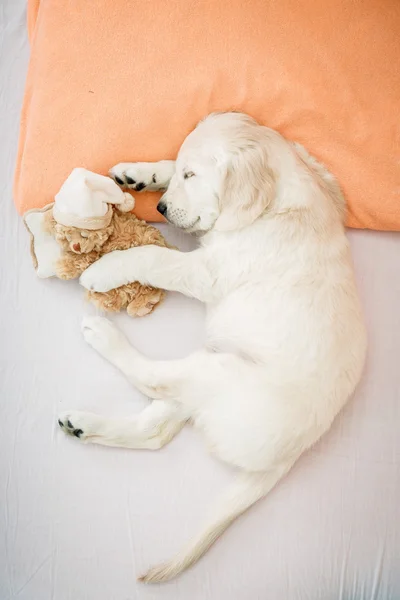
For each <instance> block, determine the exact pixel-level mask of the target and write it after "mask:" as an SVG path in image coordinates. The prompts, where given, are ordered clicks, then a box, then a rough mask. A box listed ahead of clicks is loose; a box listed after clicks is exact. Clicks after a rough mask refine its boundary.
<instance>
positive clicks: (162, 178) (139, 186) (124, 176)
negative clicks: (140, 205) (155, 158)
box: [109, 160, 175, 192]
mask: <svg viewBox="0 0 400 600" xmlns="http://www.w3.org/2000/svg"><path fill="white" fill-rule="evenodd" d="M174 171H175V161H174V160H160V161H159V162H154V163H151V162H137V163H119V164H118V165H115V167H112V169H110V171H109V174H110V176H111V177H112V178H113V179H114V180H115V181H116V182H117V183H118V185H121V186H124V187H127V188H130V189H132V190H136V191H137V192H140V191H142V190H146V191H149V192H159V191H165V190H166V189H167V187H168V185H169V182H170V181H171V177H172V175H173V174H174Z"/></svg>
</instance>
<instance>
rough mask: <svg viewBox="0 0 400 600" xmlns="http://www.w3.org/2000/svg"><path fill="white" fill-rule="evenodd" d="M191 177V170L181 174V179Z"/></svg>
mask: <svg viewBox="0 0 400 600" xmlns="http://www.w3.org/2000/svg"><path fill="white" fill-rule="evenodd" d="M191 177H194V173H193V171H186V173H184V174H183V179H190V178H191Z"/></svg>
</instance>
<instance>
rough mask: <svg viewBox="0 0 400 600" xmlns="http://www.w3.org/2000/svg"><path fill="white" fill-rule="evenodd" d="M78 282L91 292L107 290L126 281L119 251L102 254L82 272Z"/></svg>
mask: <svg viewBox="0 0 400 600" xmlns="http://www.w3.org/2000/svg"><path fill="white" fill-rule="evenodd" d="M79 283H80V284H81V285H83V287H84V288H86V289H87V290H90V291H91V292H108V291H110V290H112V289H114V288H117V287H120V286H121V285H124V284H125V283H128V282H127V281H126V279H125V278H124V277H123V269H122V262H121V252H120V251H118V250H116V251H115V252H110V254H106V255H105V256H102V257H101V258H100V259H99V260H97V261H96V262H94V263H93V264H92V265H90V267H88V268H87V269H86V270H85V271H84V272H83V273H82V275H81V277H80V279H79Z"/></svg>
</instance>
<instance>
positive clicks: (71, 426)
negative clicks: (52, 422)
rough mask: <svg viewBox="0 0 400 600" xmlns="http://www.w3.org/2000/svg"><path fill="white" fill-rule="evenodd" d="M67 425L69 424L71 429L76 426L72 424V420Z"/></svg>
mask: <svg viewBox="0 0 400 600" xmlns="http://www.w3.org/2000/svg"><path fill="white" fill-rule="evenodd" d="M67 425H68V427H69V428H70V429H73V428H74V426H73V425H72V423H71V421H67Z"/></svg>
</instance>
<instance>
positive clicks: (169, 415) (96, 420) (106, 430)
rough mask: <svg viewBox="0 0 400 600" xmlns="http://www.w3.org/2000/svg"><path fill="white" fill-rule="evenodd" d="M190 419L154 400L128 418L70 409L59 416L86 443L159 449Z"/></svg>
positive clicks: (66, 429)
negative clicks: (115, 417) (116, 417)
mask: <svg viewBox="0 0 400 600" xmlns="http://www.w3.org/2000/svg"><path fill="white" fill-rule="evenodd" d="M186 420H187V419H185V418H180V417H179V407H177V406H175V405H174V404H173V403H170V402H168V403H167V402H163V401H162V400H154V401H153V402H152V403H151V404H150V405H149V406H147V407H146V408H145V409H144V410H143V411H142V412H140V413H139V414H138V415H135V416H133V417H128V418H125V419H110V418H108V417H102V416H100V415H97V414H95V413H90V412H81V411H68V412H64V413H62V414H61V415H59V417H58V424H59V426H60V427H61V429H62V430H63V431H64V433H67V434H69V435H74V436H75V437H77V438H79V439H80V440H81V441H82V442H86V443H92V444H101V445H102V446H115V447H120V448H132V449H146V450H158V449H159V448H162V446H165V444H167V443H168V442H169V441H171V440H172V438H174V437H175V435H176V434H177V433H178V432H179V431H180V430H181V429H182V427H183V426H184V424H185V422H186Z"/></svg>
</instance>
